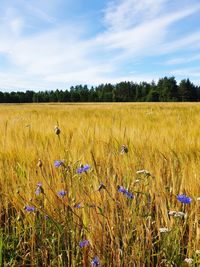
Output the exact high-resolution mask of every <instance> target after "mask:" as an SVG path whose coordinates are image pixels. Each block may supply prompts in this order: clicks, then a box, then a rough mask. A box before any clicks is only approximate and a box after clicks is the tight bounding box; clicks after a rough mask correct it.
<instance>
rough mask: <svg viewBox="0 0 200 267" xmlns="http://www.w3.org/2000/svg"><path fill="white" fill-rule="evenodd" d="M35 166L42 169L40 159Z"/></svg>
mask: <svg viewBox="0 0 200 267" xmlns="http://www.w3.org/2000/svg"><path fill="white" fill-rule="evenodd" d="M37 166H38V167H39V168H41V167H42V160H41V159H39V160H38V163H37Z"/></svg>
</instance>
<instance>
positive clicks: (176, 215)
mask: <svg viewBox="0 0 200 267" xmlns="http://www.w3.org/2000/svg"><path fill="white" fill-rule="evenodd" d="M174 217H178V218H183V217H184V218H186V214H185V213H184V212H181V211H178V212H176V214H175V215H174Z"/></svg>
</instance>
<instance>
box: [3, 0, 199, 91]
mask: <svg viewBox="0 0 200 267" xmlns="http://www.w3.org/2000/svg"><path fill="white" fill-rule="evenodd" d="M45 1H46V0H45ZM36 2H37V5H35V6H31V5H28V4H27V5H26V7H27V9H28V10H29V12H30V10H32V11H33V14H32V15H34V16H36V17H37V18H38V17H39V18H40V19H41V20H45V21H46V22H49V23H50V24H52V26H51V27H50V28H48V30H47V29H46V30H45V29H43V30H41V31H40V33H37V32H36V33H34V34H31V35H30V34H29V35H27V34H23V30H24V27H25V25H26V19H25V18H24V17H23V16H22V15H21V17H20V15H19V13H17V12H14V11H12V12H11V13H12V15H10V14H11V13H9V14H7V15H6V18H5V19H4V20H3V23H2V24H1V25H0V38H1V42H0V53H3V54H4V55H6V56H7V60H8V62H10V66H11V69H12V68H13V69H15V68H17V69H18V74H15V72H14V71H13V72H12V71H11V70H10V71H9V73H6V72H4V73H1V75H0V77H1V78H2V79H1V86H2V87H9V84H10V87H13V85H14V84H15V82H16V84H17V85H18V84H19V86H22V87H24V86H27V88H30V87H32V88H33V87H35V86H36V87H37V86H38V87H39V88H41V86H43V88H44V89H47V88H57V85H60V86H62V85H64V84H71V85H72V84H75V83H88V84H97V83H102V82H116V81H120V80H130V79H131V80H134V81H139V79H141V80H146V81H151V80H152V79H157V78H158V77H157V76H158V74H156V75H155V74H154V72H153V71H152V72H151V73H148V74H145V73H144V74H140V73H139V72H135V74H130V73H128V74H127V75H122V74H121V68H122V67H123V66H124V65H126V64H130V63H131V64H132V65H133V68H134V62H135V63H136V62H137V63H138V61H139V60H141V59H143V58H145V57H148V56H153V55H162V54H167V53H172V52H175V51H177V50H179V49H180V48H186V47H187V46H193V45H194V46H195V45H196V44H198V43H199V40H200V37H199V36H200V34H199V32H195V33H192V34H190V35H188V36H184V37H182V38H180V39H179V40H177V39H175V40H172V41H171V42H169V41H168V33H169V30H170V27H171V26H172V25H173V24H174V23H176V22H177V21H180V20H182V19H184V18H186V17H188V16H191V15H192V14H194V13H195V12H198V11H199V10H200V5H196V4H190V7H189V8H185V7H184V8H180V7H177V6H176V9H175V11H173V12H172V11H171V9H170V8H167V5H168V4H169V2H170V1H168V0H157V1H155V0H140V1H137V0H120V1H119V0H118V1H114V2H112V3H111V4H110V5H109V6H108V8H106V9H105V11H104V12H105V13H104V24H105V26H106V29H105V30H104V31H103V32H99V33H98V34H95V35H94V36H93V37H91V38H88V39H85V38H84V33H85V31H86V30H87V29H86V28H85V25H82V24H77V22H76V24H74V23H71V24H69V25H66V24H64V25H63V24H62V25H59V24H57V25H56V24H55V25H54V19H55V18H54V16H53V12H52V10H53V3H51V4H52V9H51V12H50V13H48V12H45V11H44V9H43V8H42V9H40V8H39V1H36ZM51 2H53V1H51ZM53 25H54V27H53ZM26 26H27V25H26ZM179 60H180V59H179ZM194 60H195V59H194ZM174 62H175V61H174ZM168 63H169V62H168ZM172 63H173V62H172ZM8 77H10V83H9V79H8ZM27 77H28V78H27ZM141 80H140V81H141ZM32 85H34V86H32Z"/></svg>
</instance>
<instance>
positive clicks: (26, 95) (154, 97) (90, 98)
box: [0, 77, 200, 103]
mask: <svg viewBox="0 0 200 267" xmlns="http://www.w3.org/2000/svg"><path fill="white" fill-rule="evenodd" d="M195 101H196V102H197V101H200V86H197V85H194V84H193V83H192V82H191V81H190V80H189V79H183V80H181V81H180V83H179V84H178V83H177V81H176V79H175V77H164V78H160V79H159V80H158V82H157V83H155V82H154V81H152V82H151V83H148V82H141V83H135V82H131V81H124V82H120V83H117V84H115V85H113V84H110V83H106V84H100V85H98V86H95V87H94V86H91V87H90V88H88V86H87V85H76V86H71V87H70V88H69V89H65V90H59V89H56V90H46V91H42V90H41V91H39V92H35V91H32V90H27V91H26V92H22V91H17V92H14V91H12V92H2V91H0V103H40V102H195Z"/></svg>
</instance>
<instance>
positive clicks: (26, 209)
mask: <svg viewBox="0 0 200 267" xmlns="http://www.w3.org/2000/svg"><path fill="white" fill-rule="evenodd" d="M24 209H25V211H28V212H33V211H35V207H31V206H25V208H24Z"/></svg>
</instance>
